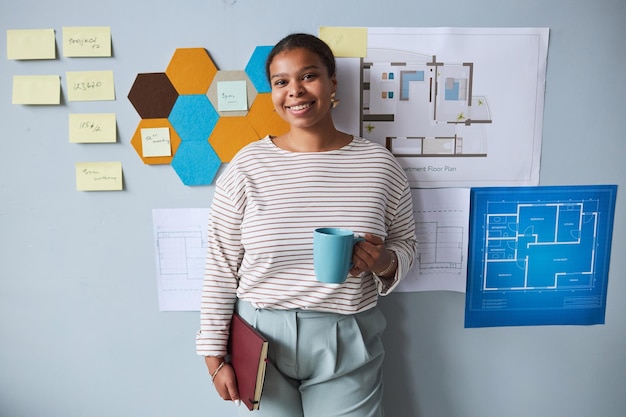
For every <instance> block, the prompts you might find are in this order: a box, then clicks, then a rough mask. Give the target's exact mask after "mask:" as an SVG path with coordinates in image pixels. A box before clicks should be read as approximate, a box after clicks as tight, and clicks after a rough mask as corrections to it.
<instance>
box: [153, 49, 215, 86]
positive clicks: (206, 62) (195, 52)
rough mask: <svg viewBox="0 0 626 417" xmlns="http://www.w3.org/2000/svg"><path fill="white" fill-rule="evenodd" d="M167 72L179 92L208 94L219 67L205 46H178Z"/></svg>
mask: <svg viewBox="0 0 626 417" xmlns="http://www.w3.org/2000/svg"><path fill="white" fill-rule="evenodd" d="M165 73H166V74H167V77H168V78H169V79H170V81H171V82H172V85H174V88H175V89H176V91H177V92H178V94H206V92H207V90H208V89H209V86H210V85H211V81H213V77H215V74H216V73H217V67H216V66H215V63H214V62H213V60H212V59H211V57H210V56H209V53H208V52H207V50H206V49H204V48H178V49H176V51H174V55H173V56H172V59H171V60H170V62H169V64H168V66H167V69H166V70H165Z"/></svg>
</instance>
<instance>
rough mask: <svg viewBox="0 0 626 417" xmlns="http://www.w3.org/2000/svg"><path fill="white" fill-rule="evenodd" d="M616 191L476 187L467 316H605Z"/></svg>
mask: <svg viewBox="0 0 626 417" xmlns="http://www.w3.org/2000/svg"><path fill="white" fill-rule="evenodd" d="M615 193H616V188H615V187H614V186H606V187H590V186H578V187H534V188H508V189H506V188H504V189H502V188H475V189H472V197H471V199H472V215H471V217H470V222H471V223H470V224H471V227H472V230H473V232H472V234H471V243H470V259H471V261H470V266H469V267H468V295H467V297H468V306H469V307H468V311H467V312H468V315H466V320H468V316H469V317H470V318H471V316H472V313H473V312H477V313H478V314H479V315H480V314H482V315H488V314H492V315H493V317H492V318H493V319H494V322H495V323H498V322H500V323H501V320H508V321H509V322H508V324H509V325H521V324H596V323H601V322H603V320H604V319H603V318H604V303H605V300H606V283H607V279H608V277H607V273H608V258H609V251H610V243H611V234H612V223H613V211H614V199H615ZM470 288H471V291H470ZM505 312H506V314H503V313H505ZM516 317H517V318H516ZM483 318H484V317H483ZM518 320H519V321H518ZM570 320H574V321H575V322H572V323H569V321H570ZM580 320H582V321H583V323H581V322H579V321H580ZM585 320H589V321H588V322H586V321H585ZM555 321H556V322H555ZM561 321H565V322H561ZM469 327H474V326H469Z"/></svg>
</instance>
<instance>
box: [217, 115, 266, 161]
mask: <svg viewBox="0 0 626 417" xmlns="http://www.w3.org/2000/svg"><path fill="white" fill-rule="evenodd" d="M255 140H259V136H258V135H257V134H256V132H255V131H254V129H252V125H250V122H248V119H247V118H246V117H244V116H240V117H220V119H219V120H218V121H217V124H216V125H215V129H213V133H211V136H210V137H209V143H210V144H211V146H212V147H213V149H215V152H216V153H217V155H218V156H219V157H220V159H221V160H222V162H230V160H231V159H233V156H235V154H236V153H237V152H239V150H240V149H241V148H243V147H244V146H246V145H247V144H249V143H250V142H254V141H255Z"/></svg>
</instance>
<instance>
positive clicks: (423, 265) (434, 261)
mask: <svg viewBox="0 0 626 417" xmlns="http://www.w3.org/2000/svg"><path fill="white" fill-rule="evenodd" d="M469 194H470V190H469V188H428V189H412V190H411V195H412V197H413V215H414V218H415V228H416V236H417V242H418V246H417V252H418V254H417V259H416V260H415V263H414V265H413V267H412V268H411V270H410V271H409V273H408V274H407V275H406V277H405V278H404V279H403V280H402V281H400V284H399V285H398V287H397V288H396V290H395V291H403V292H409V291H458V292H465V284H466V277H467V250H468V240H469V239H468V237H469V233H468V228H469Z"/></svg>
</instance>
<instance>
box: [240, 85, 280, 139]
mask: <svg viewBox="0 0 626 417" xmlns="http://www.w3.org/2000/svg"><path fill="white" fill-rule="evenodd" d="M247 118H248V121H250V124H251V125H252V128H253V129H254V131H255V132H256V133H257V135H258V136H259V137H260V138H263V137H265V136H267V135H273V136H278V135H282V134H283V133H286V132H288V131H289V124H288V123H287V122H285V121H284V120H283V119H281V118H280V116H279V115H278V114H276V111H275V110H274V105H273V104H272V95H271V94H270V93H264V94H257V96H256V99H255V100H254V103H252V106H250V111H249V112H248V116H247Z"/></svg>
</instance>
